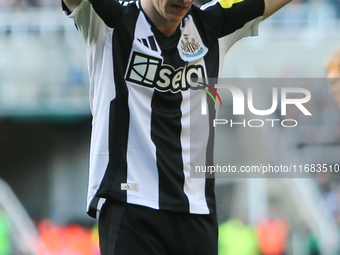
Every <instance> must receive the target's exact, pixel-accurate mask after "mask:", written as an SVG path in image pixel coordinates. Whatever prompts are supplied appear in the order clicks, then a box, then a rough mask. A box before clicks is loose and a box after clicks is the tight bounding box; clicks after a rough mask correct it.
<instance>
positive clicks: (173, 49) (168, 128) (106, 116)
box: [64, 0, 264, 217]
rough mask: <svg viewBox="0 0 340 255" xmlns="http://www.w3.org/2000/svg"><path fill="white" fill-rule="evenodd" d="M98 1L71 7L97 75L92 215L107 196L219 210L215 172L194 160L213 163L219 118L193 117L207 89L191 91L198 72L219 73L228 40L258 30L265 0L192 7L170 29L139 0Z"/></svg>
mask: <svg viewBox="0 0 340 255" xmlns="http://www.w3.org/2000/svg"><path fill="white" fill-rule="evenodd" d="M90 2H91V3H90ZM90 2H88V1H86V0H83V1H82V2H81V4H80V5H79V6H78V8H77V9H76V10H75V11H74V12H72V13H71V14H70V13H69V16H70V17H71V18H73V19H74V22H75V24H76V26H77V28H78V30H79V32H80V34H81V36H82V38H83V40H84V42H85V45H86V52H87V60H88V68H89V76H90V106H91V111H92V114H93V124H92V139H91V151H90V172H89V187H88V201H87V202H88V213H89V215H90V216H92V217H95V216H96V213H97V212H98V211H100V208H101V205H102V203H103V202H104V201H105V199H110V200H116V201H122V202H127V203H132V204H138V205H142V206H147V207H151V208H154V209H161V210H174V211H179V212H188V213H195V214H209V213H211V212H213V211H214V210H215V198H214V179H211V178H190V170H191V169H192V168H193V167H194V166H197V165H199V166H202V165H206V164H208V163H209V164H210V165H211V163H212V162H211V160H212V159H211V158H207V157H206V155H207V150H208V148H212V142H211V139H209V134H210V135H211V134H212V132H211V131H212V130H211V128H209V124H208V123H209V118H210V119H211V118H212V117H213V116H212V114H210V115H209V114H208V115H206V116H200V118H196V117H195V116H198V115H200V111H201V109H200V100H201V95H202V91H198V90H196V91H195V90H191V89H190V87H191V85H192V84H191V83H192V80H191V79H192V78H197V77H199V78H204V77H205V78H207V77H218V76H219V75H220V74H221V70H222V63H223V59H224V55H225V54H226V53H227V51H228V50H229V49H230V47H231V46H232V45H233V44H234V43H235V42H236V41H238V40H239V39H241V38H242V37H244V36H249V35H256V34H257V27H258V24H259V22H260V21H261V19H262V15H263V11H264V0H221V1H216V0H215V1H212V2H209V3H207V4H206V5H204V6H202V7H201V8H198V7H196V6H192V8H191V9H190V11H189V13H188V15H187V16H186V17H185V18H184V19H183V20H182V22H181V24H180V26H179V28H178V29H177V31H176V32H175V33H174V34H173V35H171V36H170V37H166V36H165V35H164V34H162V33H161V32H160V31H158V30H157V29H156V28H155V27H154V25H153V24H152V22H151V21H150V20H149V19H148V18H147V17H146V15H145V14H144V12H143V10H142V9H141V6H140V3H139V2H138V1H137V2H118V1H114V0H110V1H109V0H90ZM64 9H65V10H66V8H65V6H64ZM202 118H203V119H202ZM202 120H203V122H202ZM198 122H199V123H198ZM198 126H199V128H195V127H198Z"/></svg>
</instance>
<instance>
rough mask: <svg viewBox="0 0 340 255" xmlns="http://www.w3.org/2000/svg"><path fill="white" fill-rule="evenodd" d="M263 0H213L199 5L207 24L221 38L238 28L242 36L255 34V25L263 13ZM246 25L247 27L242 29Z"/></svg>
mask: <svg viewBox="0 0 340 255" xmlns="http://www.w3.org/2000/svg"><path fill="white" fill-rule="evenodd" d="M264 7H265V6H264V0H218V1H216V0H214V1H212V2H210V3H207V4H205V5H203V6H202V7H201V10H203V13H204V19H205V20H207V21H209V22H208V24H207V25H208V26H210V27H211V30H212V31H213V33H214V34H215V35H216V37H217V38H221V37H224V36H227V35H230V34H232V33H235V32H236V31H238V30H243V32H244V36H249V35H257V26H258V24H259V23H260V21H261V20H262V16H263V13H264ZM245 26H247V27H248V29H246V30H245V29H244V27H245Z"/></svg>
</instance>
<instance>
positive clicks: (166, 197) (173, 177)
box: [151, 91, 189, 212]
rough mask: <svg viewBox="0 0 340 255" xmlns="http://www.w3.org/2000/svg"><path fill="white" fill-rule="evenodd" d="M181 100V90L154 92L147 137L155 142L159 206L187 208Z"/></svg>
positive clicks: (184, 209) (184, 210)
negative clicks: (179, 91) (149, 131)
mask: <svg viewBox="0 0 340 255" xmlns="http://www.w3.org/2000/svg"><path fill="white" fill-rule="evenodd" d="M181 102H182V94H181V93H175V94H174V93H171V92H159V91H155V92H154V95H153V97H152V102H151V108H152V115H151V139H152V141H153V142H154V144H155V146H156V156H157V168H158V174H159V208H160V209H164V210H178V211H182V212H189V201H188V198H187V197H186V195H185V193H184V191H183V187H184V174H183V160H182V146H181V131H182V125H181V118H182V113H181V109H180V107H181Z"/></svg>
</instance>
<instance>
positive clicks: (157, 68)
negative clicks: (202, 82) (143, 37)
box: [125, 52, 205, 92]
mask: <svg viewBox="0 0 340 255" xmlns="http://www.w3.org/2000/svg"><path fill="white" fill-rule="evenodd" d="M198 78H205V72H204V68H203V66H201V65H185V66H184V67H180V68H178V69H176V70H175V69H174V68H172V67H171V66H169V65H166V64H163V63H162V59H159V58H156V57H152V56H149V55H145V54H142V53H139V52H133V54H132V57H131V61H130V64H129V67H128V70H127V73H126V77H125V79H126V81H128V82H132V83H136V84H139V85H142V86H146V87H150V88H156V89H157V90H160V91H171V92H178V91H186V90H188V89H189V88H191V87H197V83H196V82H195V81H196V80H197V79H198Z"/></svg>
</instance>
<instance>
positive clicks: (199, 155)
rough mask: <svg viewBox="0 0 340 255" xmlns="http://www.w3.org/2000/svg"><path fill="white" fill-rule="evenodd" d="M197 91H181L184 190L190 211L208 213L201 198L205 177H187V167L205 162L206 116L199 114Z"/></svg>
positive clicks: (199, 99) (204, 198) (207, 131)
mask: <svg viewBox="0 0 340 255" xmlns="http://www.w3.org/2000/svg"><path fill="white" fill-rule="evenodd" d="M202 93H204V92H203V91H201V90H189V91H186V92H183V93H182V95H183V102H182V105H181V111H182V121H181V123H182V127H183V128H182V130H183V131H182V134H181V143H182V156H183V166H184V169H183V173H184V187H183V190H184V193H185V194H186V196H187V197H188V200H189V210H190V213H201V214H204V213H209V209H208V206H207V202H206V197H205V178H191V177H190V169H192V168H195V166H201V165H205V157H206V147H207V141H208V136H209V126H208V125H209V123H208V115H204V116H203V115H202V114H201V95H202Z"/></svg>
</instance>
